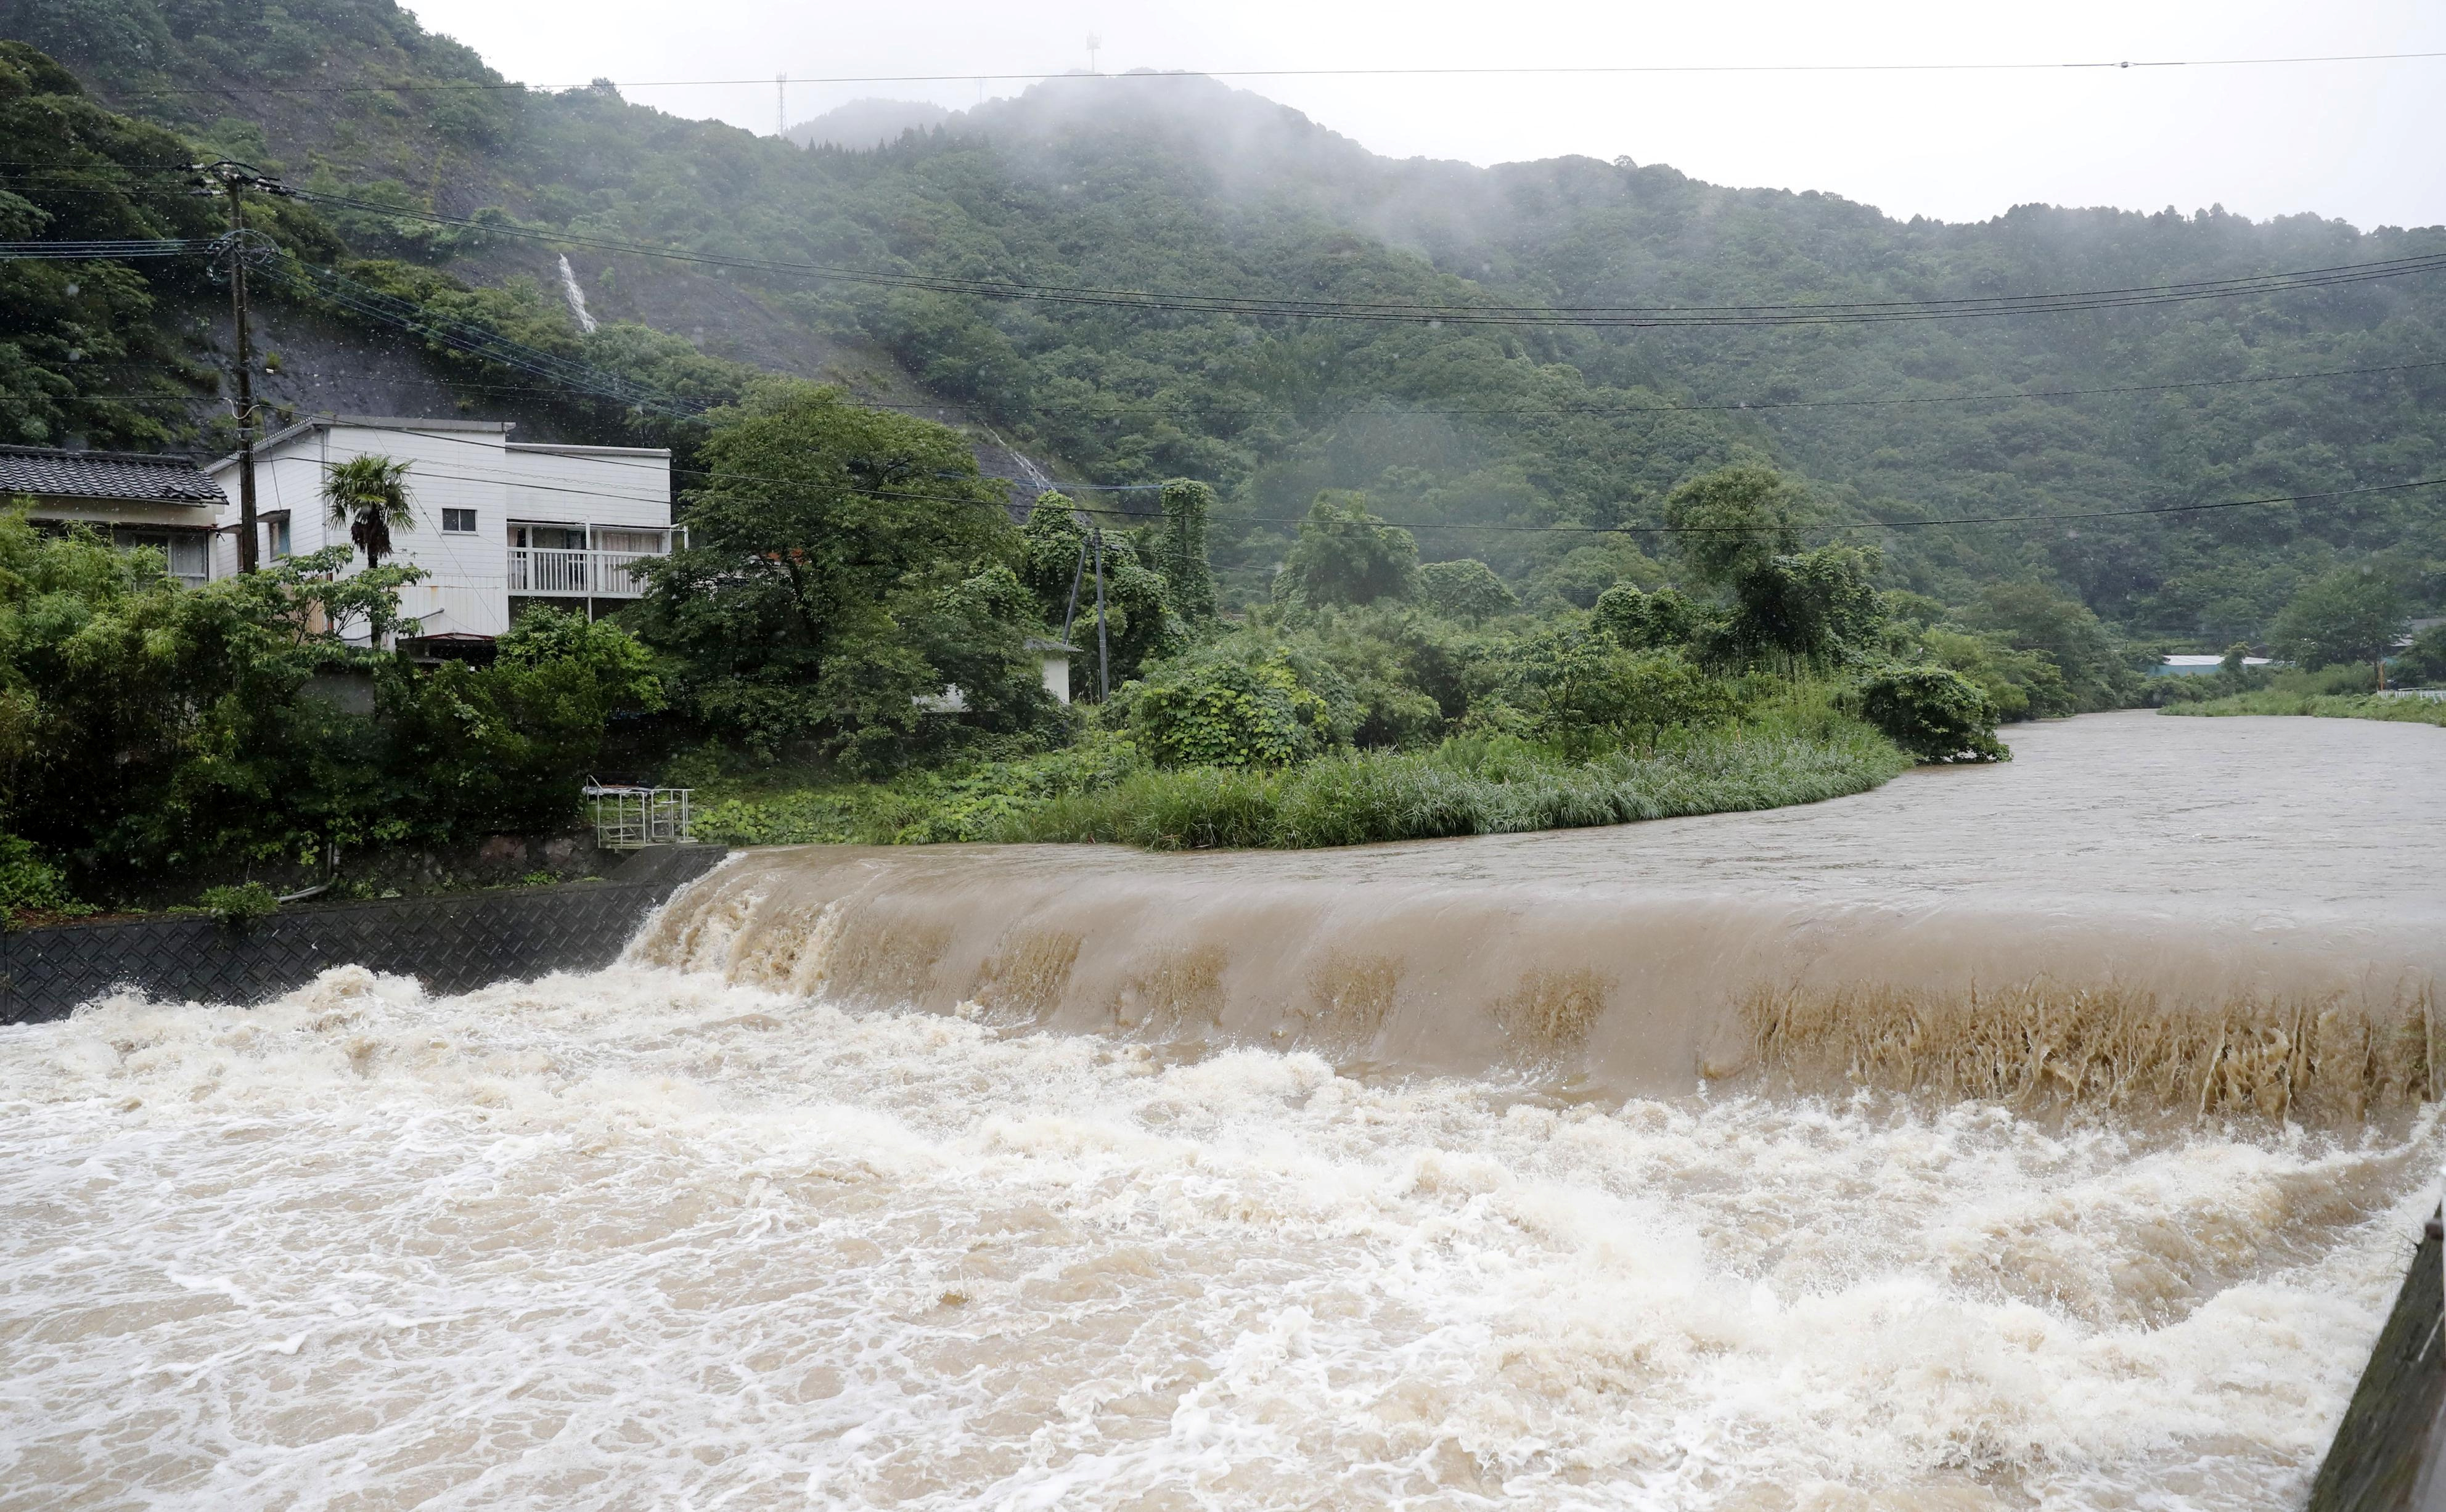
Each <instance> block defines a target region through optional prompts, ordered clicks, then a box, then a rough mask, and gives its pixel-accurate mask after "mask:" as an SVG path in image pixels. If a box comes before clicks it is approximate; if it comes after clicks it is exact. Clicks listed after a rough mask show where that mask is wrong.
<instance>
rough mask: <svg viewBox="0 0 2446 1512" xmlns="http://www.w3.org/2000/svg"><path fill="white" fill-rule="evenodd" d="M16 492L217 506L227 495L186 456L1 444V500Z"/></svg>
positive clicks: (49, 495)
mask: <svg viewBox="0 0 2446 1512" xmlns="http://www.w3.org/2000/svg"><path fill="white" fill-rule="evenodd" d="M12 494H40V495H43V496H46V497H48V498H54V499H115V500H121V501H129V502H136V503H148V504H217V503H220V502H222V501H225V500H226V499H227V497H228V496H227V495H225V494H223V493H222V492H221V490H220V485H219V484H217V483H216V482H213V481H212V480H211V479H209V478H207V477H205V476H204V473H203V469H202V468H200V467H198V466H197V465H196V463H195V462H194V460H193V459H191V458H187V457H150V456H144V455H141V454H140V453H136V452H124V451H57V450H54V449H52V448H50V447H47V446H0V499H5V498H6V497H8V496H9V495H12Z"/></svg>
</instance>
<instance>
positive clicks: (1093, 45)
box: [1087, 31, 1104, 74]
mask: <svg viewBox="0 0 2446 1512" xmlns="http://www.w3.org/2000/svg"><path fill="white" fill-rule="evenodd" d="M1103 45H1104V39H1103V38H1101V37H1100V36H1098V35H1096V34H1095V33H1094V32H1092V31H1090V32H1088V33H1087V71H1088V72H1089V73H1091V74H1092V73H1094V72H1095V71H1096V49H1097V48H1099V47H1102V46H1103Z"/></svg>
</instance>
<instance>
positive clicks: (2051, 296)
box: [296, 190, 2446, 330]
mask: <svg viewBox="0 0 2446 1512" xmlns="http://www.w3.org/2000/svg"><path fill="white" fill-rule="evenodd" d="M296 193H297V198H301V199H305V200H308V201H310V202H313V203H319V204H337V205H341V206H344V207H347V208H350V209H358V210H364V211H367V212H369V213H374V214H380V215H386V216H390V217H394V218H398V219H405V220H416V221H424V222H429V223H431V224H435V225H446V226H457V227H461V228H465V229H469V230H477V231H481V232H483V233H485V234H486V235H488V236H515V237H519V238H522V239H526V240H531V241H536V242H542V243H547V244H550V245H553V246H555V247H584V248H586V249H588V250H590V251H593V252H604V253H611V254H614V255H629V256H640V257H653V258H657V259H660V260H664V261H669V262H681V263H689V264H693V265H696V266H701V267H718V268H732V269H739V270H742V271H747V272H757V273H779V274H797V275H801V276H807V277H813V278H818V279H824V280H830V281H835V282H845V283H853V284H863V285H869V286H874V287H880V288H896V289H922V290H926V291H928V292H930V293H962V294H973V295H977V296H980V297H985V298H992V299H1013V300H1028V301H1033V302H1039V303H1050V304H1069V305H1083V306H1090V307H1101V308H1122V309H1137V310H1154V311H1164V312H1177V313H1190V314H1222V315H1244V316H1251V317H1264V316H1288V317H1297V318H1302V319H1319V320H1350V321H1377V322H1398V323H1401V324H1405V325H1434V326H1445V325H1453V326H1490V325H1491V326H1575V327H1587V328H1596V329H1603V328H1621V327H1628V328H1636V329H1648V330H1653V329H1672V328H1682V327H1723V326H1795V325H1863V324H1883V323H1888V322H1893V321H1917V320H1953V319H1963V318H1969V317H1978V316H1993V315H2009V314H2052V313H2061V312H2072V311H2084V310H2110V309H2124V308H2130V307H2135V306H2149V305H2162V304H2180V303H2188V302H2191V301H2194V300H2200V299H2228V298H2235V297H2239V296H2243V295H2248V294H2258V293H2286V292H2290V291H2293V290H2300V289H2319V288H2331V287H2336V286H2340V285H2347V284H2357V283H2365V282H2369V281H2372V280H2375V279H2381V278H2400V277H2405V276H2408V275H2411V274H2423V273H2434V272H2437V271H2440V270H2446V252H2438V253H2429V254H2423V255H2415V256H2409V257H2391V258H2385V259H2382V260H2379V261H2374V262H2366V263H2342V264H2336V265H2332V266H2328V267H2323V268H2305V269H2296V270H2290V271H2286V272H2281V273H2272V274H2248V275H2244V276H2239V277H2232V278H2211V279H2199V280H2194V281H2191V282H2185V283H2173V284H2156V285H2136V286H2132V287H2127V288H2110V289H2090V290H2071V291H2062V292H2056V293H2035V294H1996V295H1964V296H1955V297H1936V298H1925V299H1877V300H1853V301H1830V302H1825V303H1816V304H1812V303H1801V302H1794V303H1785V304H1774V305H1646V306H1642V305H1564V306H1530V305H1500V304H1492V303H1488V304H1457V303H1436V302H1426V301H1418V300H1410V301H1393V300H1331V299H1299V298H1292V297H1289V296H1275V295H1255V294H1210V293H1163V292H1153V291H1144V290H1133V289H1118V288H1105V287H1098V286H1094V285H1066V284H1029V283H1021V282H1018V281H1015V280H1011V281H1003V280H995V279H983V278H956V277H949V276H942V275H936V274H902V273H886V272H878V271H875V270H872V269H859V268H847V267H841V266H839V265H837V264H830V263H818V262H800V261H794V260H788V259H782V258H772V257H745V256H735V255H721V254H715V253H695V252H684V251H680V250H677V249H673V248H668V247H653V246H649V245H646V244H644V243H641V242H633V241H626V240H620V239H617V238H613V237H608V236H588V235H585V234H583V233H576V232H567V231H551V230H545V229H540V228H532V227H525V226H516V225H510V224H506V223H503V222H499V221H482V222H480V221H477V220H474V219H471V218H469V217H461V216H444V215H439V214H435V213H432V212H427V211H405V210H400V209H398V208H396V207H393V206H385V205H380V204H376V203H374V202H373V201H370V200H361V199H356V198H350V197H348V196H346V195H335V194H329V193H326V192H323V191H320V190H298V191H297V192H296Z"/></svg>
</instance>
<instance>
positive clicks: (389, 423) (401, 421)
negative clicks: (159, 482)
mask: <svg viewBox="0 0 2446 1512" xmlns="http://www.w3.org/2000/svg"><path fill="white" fill-rule="evenodd" d="M334 426H345V427H347V428H349V429H353V430H435V431H440V430H472V431H481V432H485V433H488V434H491V435H496V436H506V435H508V434H509V433H510V432H511V431H513V430H516V429H517V422H516V421H513V420H458V419H450V420H415V419H410V418H408V417H405V416H402V415H308V416H307V417H306V418H305V419H303V420H300V421H298V422H297V423H296V424H294V425H289V426H286V427H284V428H282V429H280V430H275V431H273V433H272V434H270V435H268V436H266V437H264V438H263V439H262V440H261V441H258V442H256V443H255V444H254V454H255V455H256V456H257V457H260V456H262V455H264V454H265V453H266V452H269V451H272V450H273V449H275V448H277V447H279V446H281V445H283V444H287V443H288V442H290V441H291V440H292V439H294V438H296V437H298V436H302V435H304V434H306V433H307V432H308V431H310V430H329V429H331V428H332V427H334ZM208 465H209V466H210V467H211V469H212V470H213V471H214V472H219V471H220V470H221V469H223V468H224V467H235V466H236V465H237V453H236V452H231V453H230V454H229V455H228V456H226V457H221V458H218V459H216V460H215V461H214V462H212V463H209V464H208Z"/></svg>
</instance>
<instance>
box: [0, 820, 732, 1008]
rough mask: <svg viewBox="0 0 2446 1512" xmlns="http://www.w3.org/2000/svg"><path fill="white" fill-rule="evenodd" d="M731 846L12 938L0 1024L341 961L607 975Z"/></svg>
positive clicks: (0, 946)
mask: <svg viewBox="0 0 2446 1512" xmlns="http://www.w3.org/2000/svg"><path fill="white" fill-rule="evenodd" d="M726 854H728V852H727V851H726V850H725V849H724V847H722V846H719V845H661V846H655V847H653V848H651V849H649V850H642V851H639V852H638V853H637V854H636V855H634V856H632V857H630V859H629V860H626V861H624V862H622V863H621V865H620V867H619V869H618V870H617V871H615V872H613V873H612V876H611V877H610V878H608V879H605V880H603V881H599V882H565V883H562V884H560V885H558V886H554V887H526V888H514V889H505V890H502V891H499V892H481V893H442V894H436V895H431V896H427V897H422V898H386V899H384V900H382V901H380V902H370V903H333V904H328V905H325V906H322V907H315V906H313V905H310V904H307V905H292V906H291V907H289V908H286V909H283V910H282V911H281V912H279V913H277V914H274V915H272V916H271V917H267V918H262V919H258V920H256V921H255V922H254V925H253V927H251V928H249V929H246V930H244V931H239V930H235V929H232V928H230V927H228V926H227V925H224V924H222V923H220V922H219V921H217V920H216V919H214V918H212V917H208V916H205V915H200V914H178V915H172V916H169V917H159V918H135V919H122V920H120V921H118V922H115V923H97V924H59V925H54V926H51V927H48V928H45V929H28V930H21V931H18V932H15V933H13V934H9V935H0V1024H39V1023H46V1022H48V1021H50V1020H53V1019H62V1018H66V1017H67V1016H68V1014H69V1013H70V1012H71V1011H74V1010H75V1009H76V1007H77V1005H78V1004H80V1003H87V1002H91V1001H92V1000H93V999H95V998H97V997H101V996H103V995H104V994H106V993H108V992H114V991H119V990H122V989H124V990H133V991H136V992H142V993H144V994H145V995H146V996H148V997H153V998H159V999H163V1000H167V1001H171V1002H200V1003H235V1004H239V1005H242V1006H252V1005H254V1004H256V1003H260V1002H264V1001H266V1000H268V999H270V998H273V997H277V996H279V995H280V994H281V993H283V992H289V991H291V990H292V989H294V988H297V987H302V986H304V985H305V984H306V983H308V982H310V981H312V980H313V979H314V978H315V976H316V975H317V974H319V973H323V972H326V971H329V969H330V968H332V967H334V966H363V967H366V968H367V969H368V970H371V971H376V972H382V973H388V974H392V975H399V976H413V977H415V978H417V979H418V980H419V981H421V982H423V984H424V985H425V987H426V989H427V990H428V991H431V992H467V991H469V990H471V989H473V988H478V987H484V986H488V985H490V984H492V983H494V982H501V981H512V980H517V979H522V978H526V977H533V976H541V975H543V974H545V973H549V972H586V971H599V970H601V969H602V968H604V967H606V966H609V965H611V964H612V962H613V961H615V960H617V959H619V956H620V952H621V949H622V948H623V947H624V946H626V945H627V944H628V943H629V941H630V938H631V937H632V936H634V935H635V934H636V933H637V928H638V926H639V925H641V924H643V923H644V922H645V920H646V916H648V915H649V914H651V913H652V912H653V911H654V909H655V908H656V907H658V906H660V905H661V904H662V902H663V901H664V900H665V899H667V898H669V897H670V896H671V895H672V894H673V893H675V892H677V891H678V890H679V889H680V888H681V887H682V886H684V885H686V884H687V883H688V882H691V881H694V880H695V879H697V878H699V877H702V876H704V875H705V874H706V872H708V871H711V870H712V869H713V867H714V865H715V864H716V863H717V862H719V861H720V860H722V859H723V857H724V855H726Z"/></svg>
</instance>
